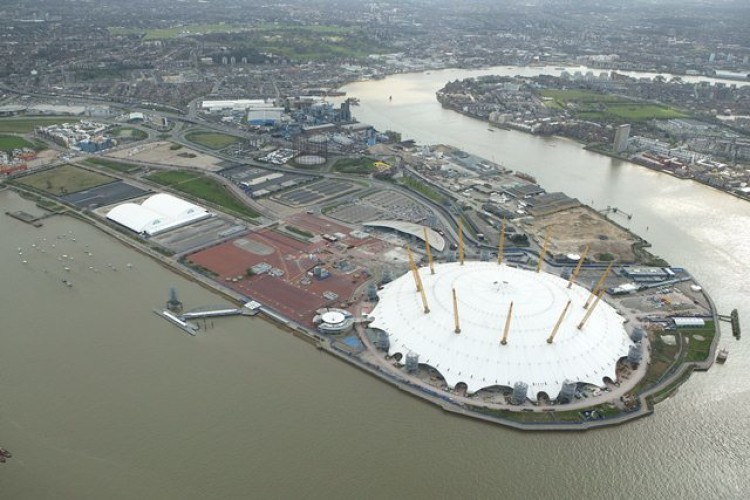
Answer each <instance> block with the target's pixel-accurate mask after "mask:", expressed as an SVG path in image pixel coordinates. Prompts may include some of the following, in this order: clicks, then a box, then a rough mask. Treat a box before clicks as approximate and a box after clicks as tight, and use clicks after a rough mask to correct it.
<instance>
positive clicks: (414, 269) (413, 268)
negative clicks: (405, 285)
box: [406, 245, 420, 291]
mask: <svg viewBox="0 0 750 500" xmlns="http://www.w3.org/2000/svg"><path fill="white" fill-rule="evenodd" d="M406 254H407V255H408V256H409V269H411V273H412V275H413V276H414V284H415V285H417V291H419V289H420V286H419V281H420V280H419V273H418V272H417V264H416V263H415V262H414V256H413V255H412V253H411V248H410V247H409V245H406Z"/></svg>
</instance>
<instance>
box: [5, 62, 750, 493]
mask: <svg viewBox="0 0 750 500" xmlns="http://www.w3.org/2000/svg"><path fill="white" fill-rule="evenodd" d="M471 74H472V72H467V71H441V72H432V73H431V74H421V75H399V76H395V77H391V78H387V79H385V80H381V81H377V82H363V83H359V84H354V85H350V86H349V87H347V89H346V90H347V91H348V92H349V95H355V96H357V97H360V98H361V100H362V104H361V106H360V107H359V108H355V112H356V115H357V117H358V118H360V119H361V120H362V121H365V122H369V123H372V124H373V125H375V126H377V127H378V128H381V129H388V128H391V129H394V130H399V131H401V132H403V133H404V135H405V136H406V137H412V138H415V139H417V140H419V141H422V142H430V143H436V142H443V143H449V144H454V145H456V146H458V147H461V148H463V149H465V150H467V151H470V152H472V153H477V154H480V155H483V156H486V157H487V158H490V159H494V160H495V161H497V162H499V163H502V164H504V165H506V166H508V167H510V168H519V169H522V170H525V171H527V172H530V173H532V174H533V175H535V176H536V177H537V178H538V179H539V181H540V182H541V183H542V184H543V185H544V186H545V187H546V188H548V189H549V190H561V191H565V192H567V193H568V194H570V195H572V196H577V197H579V198H580V199H581V200H582V201H584V202H586V203H592V202H593V204H594V205H595V206H598V207H603V206H606V205H613V206H617V207H619V208H621V209H623V210H625V211H627V212H632V213H633V214H634V218H633V220H632V222H631V226H632V228H633V229H634V230H635V231H636V232H638V233H640V234H642V235H644V236H645V237H646V238H647V239H649V240H650V241H651V242H652V243H653V245H654V251H655V252H656V253H657V254H659V255H662V256H664V257H665V258H667V259H668V260H670V261H671V262H672V263H673V264H675V265H684V266H686V267H688V268H689V269H690V270H691V271H692V272H693V273H694V274H695V275H696V276H697V277H698V278H699V279H700V281H701V282H702V283H703V285H704V286H706V288H707V289H708V290H709V291H710V292H711V294H712V296H713V297H714V298H715V300H716V302H717V304H718V306H719V308H720V309H721V310H722V311H728V310H729V309H731V308H733V307H740V311H741V316H742V320H743V322H744V324H745V325H750V318H749V317H748V314H747V311H746V310H743V308H744V304H745V303H746V302H747V298H748V296H749V295H750V283H749V281H750V280H749V279H748V277H747V275H746V269H747V267H746V263H747V262H748V259H749V258H750V245H749V244H748V238H750V236H748V235H747V234H746V232H745V229H746V228H747V227H748V221H750V204H748V203H746V202H742V201H739V200H736V199H734V198H732V197H731V196H729V195H726V194H723V193H720V192H718V191H714V190H712V189H710V188H707V187H704V186H701V185H699V184H695V183H692V182H687V181H679V180H677V179H674V178H672V177H669V176H667V175H662V174H657V173H654V172H651V171H648V170H646V169H642V168H640V167H637V166H633V165H630V164H627V163H623V162H619V161H615V160H612V159H609V158H606V157H602V156H599V155H595V154H593V153H589V152H586V151H583V150H582V149H581V148H580V146H579V145H578V144H575V143H573V142H570V141H565V140H560V139H542V138H537V137H532V136H528V135H524V134H521V133H516V132H506V131H497V132H489V131H487V127H486V125H484V124H482V123H480V122H477V121H474V120H471V119H469V118H465V117H463V116H460V115H458V114H456V113H453V112H449V111H444V110H442V108H440V106H439V104H437V103H436V102H435V101H434V92H435V90H437V89H438V88H440V87H441V86H442V85H443V83H444V82H445V81H446V80H447V79H455V78H461V77H465V76H469V75H471ZM389 95H393V101H392V102H388V96H389ZM0 207H2V209H3V211H5V210H18V209H26V210H34V207H33V205H32V204H30V203H28V202H26V201H24V200H21V199H20V198H18V197H17V196H16V195H15V194H12V193H9V192H0ZM623 222H626V221H623ZM0 235H2V236H1V237H0V277H1V279H2V300H0V318H2V327H0V446H4V447H6V448H8V449H10V450H11V451H13V452H14V457H13V459H11V460H9V461H8V463H6V464H2V465H0V491H1V492H2V494H3V498H6V497H7V498H12V499H26V498H29V499H43V498H76V499H87V498H96V499H100V498H159V499H161V498H180V499H191V498H294V497H305V498H358V497H370V498H393V497H408V498H457V497H469V498H527V497H554V498H589V497H595V496H596V497H603V498H632V497H647V496H648V497H650V496H656V495H659V496H661V497H666V498H678V497H682V498H706V497H710V498H716V497H720V498H743V497H745V496H746V495H745V494H746V492H747V491H750V477H748V470H750V433H748V432H747V429H748V426H749V425H750V403H748V400H747V398H748V396H750V381H749V380H748V378H749V377H748V375H747V370H746V369H745V366H746V365H747V363H748V360H750V352H748V350H747V349H746V348H745V344H744V343H741V342H740V343H736V342H735V341H734V340H733V339H731V336H730V335H729V334H728V332H726V331H725V334H724V336H723V340H722V344H727V345H729V347H730V358H729V361H728V362H727V363H726V365H724V366H715V367H714V368H712V369H711V370H710V371H709V372H708V373H701V374H696V375H693V377H692V378H691V379H690V380H689V381H688V383H687V384H685V385H684V386H683V387H682V388H681V389H680V390H679V392H678V393H677V394H676V395H675V396H674V397H673V398H671V399H669V400H667V401H666V402H664V403H662V404H660V405H659V406H658V407H657V412H656V414H655V415H653V416H651V417H648V418H645V419H641V420H640V421H637V422H635V423H631V424H628V425H625V426H622V427H618V428H611V429H605V430H599V431H594V432H589V433H583V434H574V433H552V434H529V433H522V432H518V431H512V430H509V429H505V428H502V427H499V426H492V425H488V424H483V423H480V422H476V421H473V420H470V419H464V418H461V417H457V416H453V415H448V414H445V413H443V412H441V411H440V410H439V409H437V408H435V407H433V406H431V405H429V404H426V403H423V402H421V401H419V400H417V399H414V398H412V397H409V396H406V395H404V394H402V393H401V392H399V391H398V390H397V389H395V388H393V387H390V386H388V385H385V384H383V383H381V382H379V381H376V380H374V379H372V378H370V377H369V376H367V375H364V374H362V373H360V372H359V371H358V370H356V369H354V368H351V367H349V366H347V365H346V364H344V363H342V362H339V361H337V360H335V359H333V358H331V357H330V356H328V355H327V354H324V353H320V352H318V351H316V350H315V349H314V348H313V347H311V346H309V345H308V344H306V343H305V342H302V341H300V340H298V339H296V338H294V337H292V336H291V335H290V334H288V333H285V332H283V331H281V330H279V329H278V328H276V327H274V326H272V325H270V324H268V323H266V322H264V321H263V320H260V319H256V318H253V319H247V318H233V319H227V318H224V319H217V320H215V321H214V324H213V325H214V326H213V328H211V323H210V322H209V323H208V324H207V325H206V326H207V327H208V329H207V330H206V331H205V332H202V333H201V334H199V336H197V337H195V338H193V337H189V336H187V335H185V334H184V333H182V332H181V331H180V330H178V329H176V328H175V327H173V326H171V325H169V324H167V323H166V322H165V321H164V320H162V319H161V318H159V317H157V316H156V315H154V314H153V313H152V312H151V309H152V308H153V307H158V306H160V305H161V304H162V303H163V302H164V301H165V300H166V298H167V295H168V290H169V287H170V286H176V287H177V289H178V292H179V294H180V297H181V299H182V300H183V302H185V304H186V306H187V307H192V306H199V305H206V304H218V303H221V299H220V298H219V297H217V296H216V295H214V294H212V293H210V292H208V291H206V290H204V289H202V288H200V287H199V286H197V285H195V284H193V283H190V282H187V281H185V280H183V279H181V278H179V277H177V276H176V275H174V274H173V273H172V272H170V271H169V270H167V269H164V268H162V267H161V266H159V265H158V264H156V263H155V262H153V261H151V260H150V259H148V258H146V257H144V256H141V255H140V254H138V253H136V252H134V251H132V250H130V249H128V248H125V247H123V246H122V245H121V244H119V243H117V242H116V241H114V240H112V239H110V238H109V237H108V236H106V235H103V234H102V233H100V232H98V231H97V230H96V229H94V228H92V227H89V226H88V225H86V224H83V223H81V222H78V221H75V220H72V219H69V218H63V217H56V218H52V219H49V220H47V221H45V225H44V226H43V227H42V228H39V229H36V228H33V227H31V226H28V225H25V224H22V223H20V222H18V221H15V220H13V219H11V218H9V217H6V216H4V215H3V216H0ZM73 238H75V240H76V241H73ZM53 244H54V245H55V247H54V248H52V246H51V245H53ZM32 245H36V247H33V246H32ZM18 248H21V252H22V255H19V254H18V253H19V250H18ZM41 249H44V253H42V251H41ZM88 253H91V254H92V255H91V256H89V255H88ZM63 254H64V255H67V256H68V258H67V259H63V258H62V255H63ZM58 257H60V259H62V260H58ZM70 257H74V259H73V260H70ZM23 260H26V261H27V263H26V264H23V263H22V261H23ZM127 264H131V267H128V265H127ZM108 265H109V266H113V267H116V269H117V270H116V271H115V270H113V269H112V267H109V266H108ZM64 267H68V268H69V269H70V271H65V270H64ZM89 267H93V268H95V269H89ZM95 271H98V272H95ZM62 279H66V280H69V281H70V282H72V283H73V286H72V287H67V286H66V285H65V284H64V283H62V281H61V280H62ZM725 330H728V328H725Z"/></svg>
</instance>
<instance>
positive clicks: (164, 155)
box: [107, 141, 221, 171]
mask: <svg viewBox="0 0 750 500" xmlns="http://www.w3.org/2000/svg"><path fill="white" fill-rule="evenodd" d="M172 146H173V144H172V143H171V142H163V141H160V142H151V143H148V144H140V145H138V146H133V147H132V148H126V149H121V150H118V151H113V152H112V153H109V154H108V155H107V156H109V157H111V158H122V159H129V160H137V161H143V162H147V163H157V164H160V165H174V166H178V167H193V168H201V169H204V170H210V171H216V170H221V167H220V166H219V165H220V164H221V160H219V159H218V158H214V157H213V156H209V155H206V154H203V153H199V152H198V151H195V150H193V149H190V148H186V147H184V146H183V147H181V148H180V149H171V148H172Z"/></svg>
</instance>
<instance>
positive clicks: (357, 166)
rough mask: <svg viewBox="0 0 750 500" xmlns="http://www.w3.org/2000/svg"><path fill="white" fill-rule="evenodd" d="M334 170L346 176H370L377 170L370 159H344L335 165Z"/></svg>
mask: <svg viewBox="0 0 750 500" xmlns="http://www.w3.org/2000/svg"><path fill="white" fill-rule="evenodd" d="M333 170H334V171H335V172H342V173H345V174H369V173H370V172H373V171H374V170H375V165H374V162H373V161H372V159H370V158H342V159H340V160H339V161H337V162H336V164H335V165H333Z"/></svg>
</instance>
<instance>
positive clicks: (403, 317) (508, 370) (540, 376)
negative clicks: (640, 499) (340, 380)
mask: <svg viewBox="0 0 750 500" xmlns="http://www.w3.org/2000/svg"><path fill="white" fill-rule="evenodd" d="M419 273H420V277H421V279H422V282H423V283H424V287H425V293H426V295H427V300H428V305H429V308H430V313H429V314H425V313H424V311H423V307H422V302H421V298H420V294H419V293H417V292H416V290H415V284H414V280H413V277H412V275H411V273H407V274H405V275H403V276H401V277H400V278H398V279H396V280H394V281H393V282H391V283H389V284H387V285H386V286H385V287H384V288H383V290H382V291H381V292H380V294H379V295H380V301H379V302H378V305H377V306H376V307H375V309H374V310H373V311H372V313H371V314H370V316H372V317H374V318H375V320H374V322H373V323H372V324H371V326H372V327H375V328H379V329H382V330H385V331H386V332H387V333H388V334H389V337H390V345H391V347H390V351H389V354H390V355H395V354H397V353H400V354H401V355H402V356H404V357H405V356H406V354H407V353H409V352H414V353H416V354H418V355H419V362H420V363H423V364H427V365H429V366H431V367H433V368H435V369H436V370H437V371H439V372H440V373H441V375H442V376H443V377H444V378H445V380H446V382H447V383H448V385H449V386H450V387H455V385H456V384H458V383H459V382H463V383H465V384H466V386H467V388H468V391H469V392H476V391H478V390H479V389H482V388H485V387H490V386H496V385H500V386H509V387H512V386H513V385H514V384H515V383H516V382H525V383H526V384H528V386H529V392H528V397H529V398H530V399H532V400H535V399H536V398H537V394H538V393H539V392H540V391H544V392H546V393H547V395H549V397H550V398H553V399H554V398H556V397H557V395H558V393H559V392H560V389H561V388H562V386H563V383H564V382H565V381H566V380H571V381H575V382H588V383H591V384H595V385H598V386H601V385H603V378H604V377H609V378H610V379H612V380H615V379H616V374H615V367H616V363H617V361H618V360H619V359H620V358H622V357H625V356H627V355H628V349H629V347H630V346H631V345H632V342H631V341H630V339H629V337H628V335H627V332H626V331H625V329H624V328H623V318H622V317H621V316H620V315H619V314H618V313H617V311H616V310H615V309H614V308H613V307H611V306H610V305H609V304H607V303H606V302H605V301H604V300H603V299H602V300H601V301H600V302H599V304H598V305H597V307H596V309H595V310H594V312H593V313H592V314H591V317H590V318H589V319H588V321H587V323H586V324H585V326H584V327H583V329H582V330H578V329H577V325H578V324H579V323H580V322H581V320H582V319H583V316H584V314H585V313H586V310H584V309H583V304H584V303H585V302H586V300H587V299H588V296H589V294H590V292H589V291H588V290H586V289H584V288H583V287H580V286H578V285H573V287H572V288H570V289H568V288H567V281H566V280H563V279H562V278H560V277H558V276H555V275H552V274H548V273H544V272H542V273H535V272H534V271H527V270H524V269H518V268H513V267H509V266H507V265H498V264H497V263H494V262H476V261H470V262H466V263H465V265H464V266H461V265H460V264H459V263H448V264H439V265H437V266H435V274H434V275H432V274H430V271H429V269H428V268H421V269H419ZM453 288H455V289H456V293H457V297H458V314H459V320H460V327H461V332H460V333H459V334H456V333H455V332H454V315H453V299H452V291H451V290H452V289H453ZM568 300H570V301H571V306H570V308H569V309H568V312H567V314H566V315H565V317H564V319H563V321H562V323H561V325H560V328H559V330H558V332H557V335H556V336H555V338H554V341H553V343H551V344H549V343H547V338H548V337H549V335H550V333H551V332H552V329H553V327H554V325H555V323H556V322H557V320H558V318H559V316H560V314H561V313H562V311H563V309H564V308H565V305H566V303H567V302H568ZM511 301H513V303H514V306H513V307H514V308H513V313H512V315H511V324H510V330H509V334H508V342H507V344H506V345H501V344H500V340H501V339H502V336H503V330H504V326H505V319H506V316H507V311H508V306H509V304H510V302H511Z"/></svg>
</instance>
